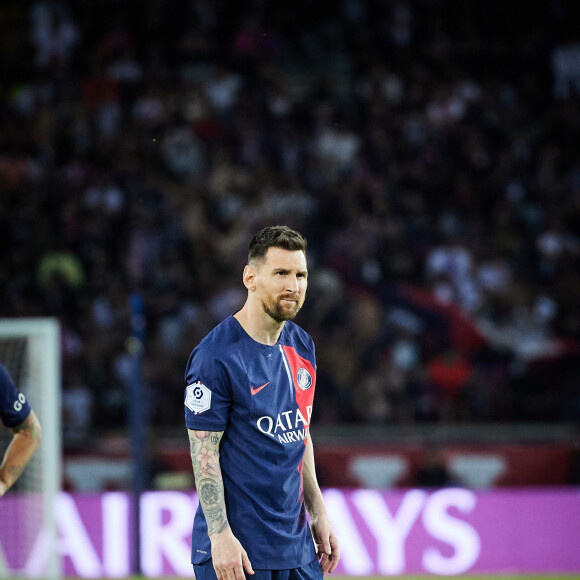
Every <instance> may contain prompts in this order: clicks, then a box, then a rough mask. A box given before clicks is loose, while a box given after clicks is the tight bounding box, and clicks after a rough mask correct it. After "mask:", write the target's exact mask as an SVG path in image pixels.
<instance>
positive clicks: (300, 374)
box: [282, 345, 316, 445]
mask: <svg viewBox="0 0 580 580" xmlns="http://www.w3.org/2000/svg"><path fill="white" fill-rule="evenodd" d="M282 348H283V349H284V354H285V355H286V360H287V361H288V366H289V367H290V374H291V375H292V382H293V383H294V394H295V396H296V403H297V405H298V408H299V409H300V412H301V413H302V416H303V417H304V419H305V420H306V421H307V422H308V425H305V427H308V428H309V429H310V417H311V415H312V403H313V402H314V389H315V387H316V370H315V369H314V366H313V365H312V363H311V362H310V361H309V360H307V359H305V358H302V357H301V356H300V355H299V354H298V353H297V352H296V350H295V349H294V348H293V347H291V346H287V345H284V346H283V347H282ZM307 440H308V439H307V437H304V445H306V443H307Z"/></svg>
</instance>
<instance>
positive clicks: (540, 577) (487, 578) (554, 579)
mask: <svg viewBox="0 0 580 580" xmlns="http://www.w3.org/2000/svg"><path fill="white" fill-rule="evenodd" d="M178 578H179V577H178V576H168V577H166V578H154V579H152V578H149V577H146V576H128V577H126V578H125V579H124V580H177V579H178ZM191 578H192V579H193V575H192V576H191ZM388 578H393V579H395V578H396V579H398V580H443V579H449V580H451V579H453V580H580V574H577V575H563V574H558V575H554V574H527V575H519V574H514V575H513V576H512V575H510V576H505V575H502V576H495V575H492V574H489V575H481V576H464V575H459V576H405V575H401V576H335V575H334V574H330V575H327V576H325V580H387V579H388ZM14 580H18V579H14ZM93 580H97V579H93ZM100 580H110V579H108V578H101V579H100Z"/></svg>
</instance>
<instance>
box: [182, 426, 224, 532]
mask: <svg viewBox="0 0 580 580" xmlns="http://www.w3.org/2000/svg"><path fill="white" fill-rule="evenodd" d="M188 433H189V450H190V453H191V463H192V465H193V474H194V476H195V484H196V487H197V492H198V495H199V503H200V504H201V507H202V509H203V514H204V515H205V519H206V522H207V533H208V534H209V535H210V536H211V535H212V534H219V533H220V532H222V531H223V530H225V529H226V528H227V527H229V523H228V518H227V514H226V504H225V499H224V484H223V480H222V470H221V467H220V457H219V444H220V441H221V438H222V435H223V431H221V432H214V431H194V430H192V429H189V430H188Z"/></svg>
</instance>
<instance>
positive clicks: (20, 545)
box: [0, 318, 62, 580]
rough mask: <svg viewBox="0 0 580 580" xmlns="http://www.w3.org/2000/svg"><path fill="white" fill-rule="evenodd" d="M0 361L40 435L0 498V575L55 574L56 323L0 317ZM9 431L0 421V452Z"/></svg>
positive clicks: (54, 579) (54, 578)
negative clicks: (21, 469)
mask: <svg viewBox="0 0 580 580" xmlns="http://www.w3.org/2000/svg"><path fill="white" fill-rule="evenodd" d="M0 362H1V363H2V364H3V365H4V366H5V367H6V369H7V370H8V372H9V373H10V375H11V376H12V378H13V380H14V382H15V383H16V386H17V388H18V389H19V390H20V391H22V392H23V393H24V395H25V396H26V398H27V399H28V401H29V402H30V405H31V407H32V409H33V410H34V412H35V413H36V415H37V417H38V419H39V421H40V425H41V428H42V440H41V443H40V445H39V447H38V449H37V450H36V451H35V453H34V455H33V457H32V459H31V460H30V462H29V463H28V465H27V467H26V469H25V470H24V472H23V473H22V475H21V476H20V478H19V480H18V481H17V482H16V483H15V485H14V486H13V487H12V488H11V489H10V490H9V492H8V493H7V494H6V495H5V496H4V497H3V498H1V499H0V511H1V512H2V517H0V578H12V577H14V576H19V577H24V578H43V579H47V580H49V579H50V580H59V579H60V578H61V577H62V575H61V564H60V555H59V551H58V545H57V538H58V533H57V527H56V521H55V513H54V508H55V502H56V497H57V495H58V493H59V492H60V489H61V473H62V453H61V447H62V445H61V420H60V415H61V412H60V385H61V377H60V326H59V323H58V321H57V320H56V319H54V318H14V319H10V318H0ZM11 437H12V432H11V431H10V430H9V429H6V428H4V427H2V426H1V424H0V457H1V456H2V455H3V454H4V451H5V449H6V446H7V444H8V442H9V441H10V438H11Z"/></svg>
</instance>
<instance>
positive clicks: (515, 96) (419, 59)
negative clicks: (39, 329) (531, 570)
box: [0, 0, 580, 446]
mask: <svg viewBox="0 0 580 580" xmlns="http://www.w3.org/2000/svg"><path fill="white" fill-rule="evenodd" d="M572 7H573V2H572V0H569V1H568V2H566V1H565V0H544V1H541V2H538V3H534V11H530V10H529V7H528V5H527V4H526V3H525V2H523V1H515V2H508V3H506V2H501V1H500V0H488V1H486V2H483V1H480V0H474V1H472V2H462V3H458V2H452V1H451V0H437V1H432V0H419V1H416V2H410V1H409V2H405V1H388V2H383V1H379V0H371V1H363V0H337V1H336V2H316V3H311V2H303V1H298V2H291V3H275V2H267V1H265V0H245V1H240V2H227V1H226V0H189V1H186V0H149V1H146V2H136V1H134V0H96V1H95V0H76V1H74V2H73V1H72V0H37V1H34V2H28V3H27V2H24V3H22V2H5V3H2V7H1V8H0V70H1V71H2V75H1V76H2V80H1V81H0V87H1V88H0V188H1V200H0V210H1V214H0V239H1V240H2V247H3V252H2V255H3V257H2V266H1V268H0V296H1V300H0V315H1V316H6V317H17V316H25V317H30V316H56V317H58V319H59V320H60V322H61V324H62V330H63V340H62V349H63V350H62V355H63V369H62V370H63V388H64V392H63V413H64V418H65V442H66V443H67V444H68V445H69V446H74V445H75V444H77V443H82V442H83V441H84V440H85V438H86V437H88V435H89V433H91V431H92V430H94V429H95V428H97V427H98V428H99V429H110V428H118V427H119V426H122V425H124V424H125V423H126V409H127V405H128V404H130V401H129V400H128V395H127V392H128V389H127V385H128V384H129V383H130V382H131V381H132V380H134V376H133V375H132V369H133V366H132V357H133V356H134V355H135V349H136V348H138V345H137V347H136V343H135V340H134V339H131V335H132V332H134V329H135V326H136V325H138V324H142V323H144V332H145V336H146V340H145V351H144V368H143V381H144V388H145V392H146V393H147V397H146V398H147V405H148V410H149V419H150V421H151V423H152V425H154V426H157V427H171V426H176V425H181V417H182V414H183V412H182V396H183V388H184V384H183V371H184V368H185V363H186V361H187V357H188V355H189V352H190V350H191V348H192V347H193V346H194V345H195V344H196V343H197V342H198V340H199V339H200V338H201V337H202V336H203V335H204V334H205V333H206V332H207V331H208V330H209V329H210V328H211V327H212V326H213V325H215V324H216V323H217V322H219V321H220V320H221V319H223V318H225V317H226V316H227V315H229V314H231V313H233V312H234V311H235V310H236V309H237V308H238V307H239V306H240V305H241V304H242V302H243V299H244V294H243V286H242V284H241V271H242V268H243V265H244V264H245V259H246V252H247V242H248V240H249V239H250V237H251V235H252V234H253V233H254V232H255V231H256V230H257V229H258V228H259V227H262V226H263V225H267V224H273V223H286V224H288V225H289V226H291V227H293V228H296V229H298V230H300V231H301V232H303V233H304V234H305V235H306V237H307V238H308V242H309V269H310V285H309V295H308V298H307V300H306V305H305V306H304V308H303V311H302V313H301V314H300V315H299V318H298V319H297V322H298V323H299V324H301V325H302V326H303V327H304V328H305V329H306V330H307V331H309V332H310V333H311V334H312V336H313V337H314V339H315V342H316V344H317V358H318V388H317V407H316V412H315V416H314V420H315V421H317V422H319V423H320V424H330V425H332V424H338V423H347V422H348V423H364V424H377V425H380V424H403V423H413V422H422V421H430V422H446V421H452V422H468V421H470V422H472V421H485V422H494V421H497V422H500V421H507V422H509V421H577V420H578V419H580V390H579V389H580V387H579V385H580V383H579V382H578V375H579V364H578V357H579V349H578V344H579V342H578V341H579V340H580V300H579V299H578V298H579V297H580V267H579V266H580V237H579V236H578V223H580V141H579V140H578V135H580V48H579V47H580V44H579V43H580V36H579V34H578V30H577V27H575V22H574V19H573V18H571V12H572ZM236 272H237V274H236ZM232 273H234V274H232ZM136 294H138V295H140V296H141V297H142V298H143V300H144V305H145V317H144V320H138V319H137V318H138V316H137V315H136V314H135V313H134V312H133V313H132V311H131V302H130V297H131V296H132V295H133V296H134V295H136ZM132 329H133V330H132ZM140 330H143V328H141V329H140Z"/></svg>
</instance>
